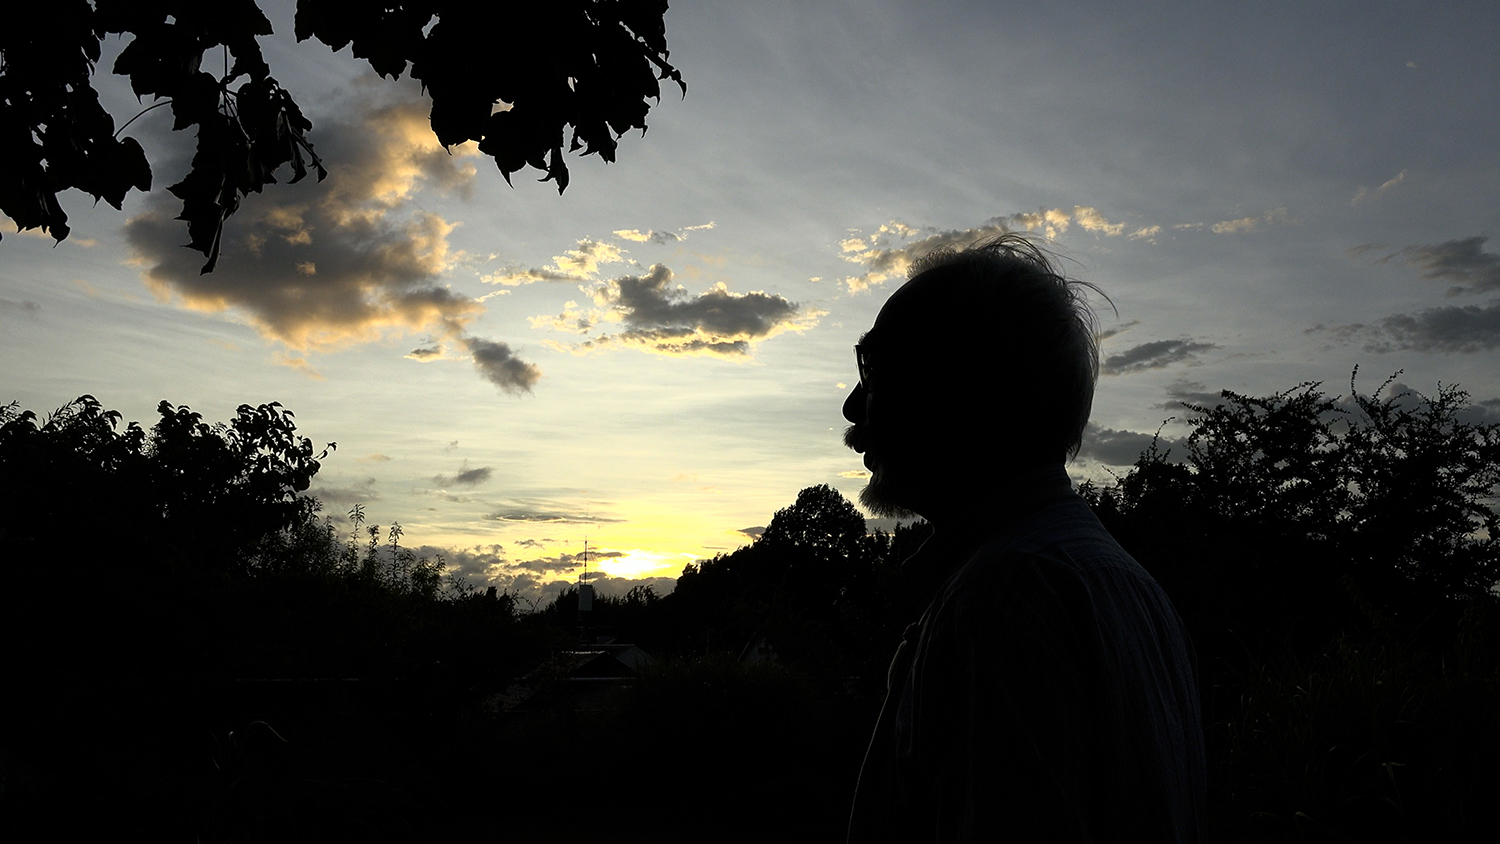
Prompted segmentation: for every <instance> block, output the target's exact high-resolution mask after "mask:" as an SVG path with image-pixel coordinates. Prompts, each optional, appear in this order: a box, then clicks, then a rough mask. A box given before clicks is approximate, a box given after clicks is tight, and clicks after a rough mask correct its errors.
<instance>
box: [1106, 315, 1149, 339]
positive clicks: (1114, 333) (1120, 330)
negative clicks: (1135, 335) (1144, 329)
mask: <svg viewBox="0 0 1500 844" xmlns="http://www.w3.org/2000/svg"><path fill="white" fill-rule="evenodd" d="M1140 324H1141V321H1140V320H1138V319H1133V320H1131V321H1130V322H1127V323H1125V324H1124V325H1117V326H1115V327H1114V328H1107V329H1105V330H1103V331H1101V332H1099V342H1101V343H1103V342H1104V341H1105V340H1108V339H1109V338H1111V337H1118V336H1120V335H1121V334H1124V333H1125V332H1127V331H1129V330H1130V329H1132V328H1135V327H1136V326H1137V325H1140Z"/></svg>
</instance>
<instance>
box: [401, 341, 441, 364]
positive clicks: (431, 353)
mask: <svg viewBox="0 0 1500 844" xmlns="http://www.w3.org/2000/svg"><path fill="white" fill-rule="evenodd" d="M406 356H407V357H409V358H412V359H413V360H435V359H437V358H440V357H442V356H443V344H442V343H436V344H434V345H431V346H422V347H420V348H416V349H412V350H411V351H409V352H407V353H406Z"/></svg>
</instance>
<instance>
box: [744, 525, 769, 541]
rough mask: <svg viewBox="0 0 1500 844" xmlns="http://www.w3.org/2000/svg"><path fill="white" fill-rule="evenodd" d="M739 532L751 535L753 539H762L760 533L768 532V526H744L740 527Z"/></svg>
mask: <svg viewBox="0 0 1500 844" xmlns="http://www.w3.org/2000/svg"><path fill="white" fill-rule="evenodd" d="M739 532H740V533H743V534H744V535H746V536H748V537H750V538H751V539H760V535H761V534H763V533H765V532H766V526H765V525H756V526H755V527H744V528H740V530H739Z"/></svg>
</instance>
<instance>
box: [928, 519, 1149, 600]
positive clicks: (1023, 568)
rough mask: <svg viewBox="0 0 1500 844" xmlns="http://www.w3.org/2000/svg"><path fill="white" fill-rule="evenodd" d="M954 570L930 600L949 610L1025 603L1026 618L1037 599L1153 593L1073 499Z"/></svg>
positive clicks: (1013, 529) (1015, 528)
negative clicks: (1102, 594) (1122, 593)
mask: <svg viewBox="0 0 1500 844" xmlns="http://www.w3.org/2000/svg"><path fill="white" fill-rule="evenodd" d="M953 566H954V568H953V570H952V571H953V573H952V574H951V576H950V577H949V578H948V579H947V581H946V582H945V583H944V584H943V586H942V587H941V588H940V589H939V590H938V594H937V596H936V601H935V602H934V603H935V605H937V606H943V605H948V606H949V608H950V609H952V610H956V611H963V609H964V608H966V607H967V608H970V609H972V608H973V607H974V606H975V604H976V602H979V604H980V605H981V606H983V607H986V608H988V609H987V610H986V611H987V612H993V611H994V610H997V609H1001V610H1003V608H1005V607H1007V606H1013V605H1025V606H1024V609H1025V611H1026V612H1027V613H1029V612H1033V611H1035V610H1037V609H1038V608H1039V607H1038V606H1037V604H1038V602H1042V603H1047V602H1060V603H1061V604H1064V605H1072V604H1076V605H1078V606H1079V607H1083V606H1089V605H1093V604H1095V603H1096V601H1097V600H1099V598H1100V596H1099V594H1097V593H1100V592H1107V593H1111V594H1114V593H1118V592H1120V591H1122V590H1123V591H1126V592H1132V593H1136V592H1141V591H1145V592H1149V593H1156V592H1159V591H1160V586H1158V585H1157V583H1156V581H1155V579H1154V578H1152V577H1151V575H1150V574H1149V573H1148V572H1147V571H1146V570H1145V569H1144V568H1143V567H1142V566H1141V564H1140V563H1138V562H1136V560H1135V558H1133V557H1131V556H1130V554H1129V553H1127V552H1126V551H1125V549H1124V548H1122V547H1121V546H1120V544H1119V543H1118V542H1116V541H1115V538H1114V537H1113V536H1111V535H1110V533H1109V531H1107V530H1106V529H1105V528H1104V526H1103V525H1102V524H1100V522H1099V519H1098V518H1097V517H1096V516H1095V515H1094V514H1093V511H1092V510H1090V509H1089V506H1088V504H1087V503H1085V502H1084V501H1083V500H1082V499H1080V498H1078V497H1076V496H1074V497H1071V499H1065V500H1060V501H1055V502H1052V503H1050V504H1048V505H1047V506H1045V507H1042V508H1039V509H1037V510H1036V511H1034V512H1033V513H1031V514H1029V515H1028V516H1027V517H1026V518H1024V519H1021V520H1017V521H1015V522H1012V523H1011V524H1010V525H1009V527H1008V529H1006V530H1003V531H999V532H996V533H995V534H993V535H990V536H987V537H986V538H985V539H984V540H983V541H981V542H980V543H978V544H977V545H975V546H973V547H972V549H971V550H970V551H969V552H968V553H967V555H966V557H965V558H964V559H962V560H954V561H953Z"/></svg>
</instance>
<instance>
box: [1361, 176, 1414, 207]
mask: <svg viewBox="0 0 1500 844" xmlns="http://www.w3.org/2000/svg"><path fill="white" fill-rule="evenodd" d="M1404 181H1406V171H1405V170H1402V171H1401V172H1400V173H1397V174H1396V175H1394V176H1392V177H1391V178H1389V179H1387V180H1386V181H1385V183H1384V184H1382V185H1381V186H1380V187H1378V188H1376V189H1374V190H1367V189H1366V188H1364V187H1363V186H1361V187H1360V189H1359V190H1358V191H1356V192H1355V194H1354V198H1353V199H1351V200H1349V204H1350V205H1363V204H1364V203H1366V202H1372V201H1374V200H1376V199H1379V198H1380V197H1382V196H1384V195H1385V192H1386V191H1388V190H1390V189H1391V188H1394V187H1395V186H1396V185H1399V184H1401V183H1402V182H1404Z"/></svg>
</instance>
